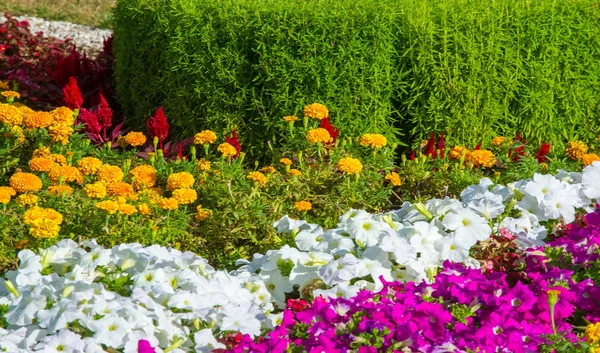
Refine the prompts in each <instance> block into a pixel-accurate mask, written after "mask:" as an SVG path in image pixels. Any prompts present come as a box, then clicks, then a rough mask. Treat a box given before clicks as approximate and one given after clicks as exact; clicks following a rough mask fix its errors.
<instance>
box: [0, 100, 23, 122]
mask: <svg viewBox="0 0 600 353" xmlns="http://www.w3.org/2000/svg"><path fill="white" fill-rule="evenodd" d="M0 122H4V123H6V124H8V125H21V124H22V123H23V114H22V113H21V111H20V110H19V108H17V107H15V106H14V105H10V104H0Z"/></svg>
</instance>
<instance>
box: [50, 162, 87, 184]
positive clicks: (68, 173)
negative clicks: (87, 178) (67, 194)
mask: <svg viewBox="0 0 600 353" xmlns="http://www.w3.org/2000/svg"><path fill="white" fill-rule="evenodd" d="M48 178H49V179H50V180H52V182H54V183H58V182H60V180H61V178H62V181H63V182H64V183H77V184H82V183H83V175H82V174H81V172H80V171H79V169H77V168H75V167H73V166H68V165H67V166H56V167H54V168H52V169H51V170H50V172H49V173H48Z"/></svg>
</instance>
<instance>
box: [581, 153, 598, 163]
mask: <svg viewBox="0 0 600 353" xmlns="http://www.w3.org/2000/svg"><path fill="white" fill-rule="evenodd" d="M596 161H600V157H598V155H597V154H595V153H586V154H584V155H583V157H581V162H582V163H583V165H585V166H587V165H590V164H592V163H594V162H596Z"/></svg>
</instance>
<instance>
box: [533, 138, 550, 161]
mask: <svg viewBox="0 0 600 353" xmlns="http://www.w3.org/2000/svg"><path fill="white" fill-rule="evenodd" d="M549 152H550V145H549V144H547V143H546V142H545V141H542V145H541V146H540V149H539V150H538V151H537V154H536V155H535V158H536V159H537V160H538V163H545V162H548V153H549Z"/></svg>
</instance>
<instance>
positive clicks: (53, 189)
mask: <svg viewBox="0 0 600 353" xmlns="http://www.w3.org/2000/svg"><path fill="white" fill-rule="evenodd" d="M48 192H49V193H50V194H51V195H54V196H62V195H69V194H72V193H73V188H72V187H70V186H69V185H52V186H48Z"/></svg>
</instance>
